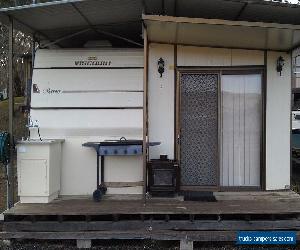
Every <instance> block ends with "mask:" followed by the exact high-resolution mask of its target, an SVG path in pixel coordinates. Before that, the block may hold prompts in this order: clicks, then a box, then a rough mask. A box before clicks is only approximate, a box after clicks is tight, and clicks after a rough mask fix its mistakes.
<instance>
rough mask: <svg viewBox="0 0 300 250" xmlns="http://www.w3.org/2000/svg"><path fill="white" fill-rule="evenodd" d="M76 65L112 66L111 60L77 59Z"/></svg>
mask: <svg viewBox="0 0 300 250" xmlns="http://www.w3.org/2000/svg"><path fill="white" fill-rule="evenodd" d="M75 66H111V61H75Z"/></svg>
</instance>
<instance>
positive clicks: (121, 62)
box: [34, 48, 144, 68]
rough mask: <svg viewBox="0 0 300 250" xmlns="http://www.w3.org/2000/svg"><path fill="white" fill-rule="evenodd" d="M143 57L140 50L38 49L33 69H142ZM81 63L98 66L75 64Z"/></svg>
mask: <svg viewBox="0 0 300 250" xmlns="http://www.w3.org/2000/svg"><path fill="white" fill-rule="evenodd" d="M143 55H144V53H143V50H142V49H116V48H114V49H112V48H107V49H51V50H49V49H39V50H37V52H36V56H35V62H34V67H35V68H54V67H56V68H57V67H78V68H80V67H107V68H111V67H143ZM81 61H83V62H84V63H85V62H86V61H96V62H99V64H98V65H80V63H79V64H78V63H75V62H81ZM109 62H110V63H109Z"/></svg>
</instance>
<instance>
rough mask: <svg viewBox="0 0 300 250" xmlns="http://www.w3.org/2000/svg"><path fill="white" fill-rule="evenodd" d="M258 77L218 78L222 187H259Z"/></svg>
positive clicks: (259, 81) (259, 116)
mask: <svg viewBox="0 0 300 250" xmlns="http://www.w3.org/2000/svg"><path fill="white" fill-rule="evenodd" d="M261 107H262V92H261V75H260V74H251V75H222V77H221V117H222V118H221V152H220V167H221V174H220V179H221V180H220V181H221V183H220V184H221V186H260V149H261V147H260V145H261V122H262V120H261V119H262V108H261Z"/></svg>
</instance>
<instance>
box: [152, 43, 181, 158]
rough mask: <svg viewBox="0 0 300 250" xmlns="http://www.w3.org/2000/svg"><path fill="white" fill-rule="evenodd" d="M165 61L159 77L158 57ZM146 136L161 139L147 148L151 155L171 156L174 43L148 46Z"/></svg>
mask: <svg viewBox="0 0 300 250" xmlns="http://www.w3.org/2000/svg"><path fill="white" fill-rule="evenodd" d="M160 57H162V58H163V59H164V61H165V72H164V73H163V76H162V77H160V75H159V73H158V72H157V61H158V60H159V58H160ZM148 84H149V88H148V96H149V104H148V105H149V140H150V141H159V142H161V145H160V146H155V147H151V148H150V158H158V157H159V155H161V154H167V155H168V156H169V158H170V159H172V158H173V157H174V125H175V124H174V108H175V104H174V102H175V99H174V46H172V45H162V44H150V46H149V83H148Z"/></svg>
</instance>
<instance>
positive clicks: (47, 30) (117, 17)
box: [0, 0, 143, 47]
mask: <svg viewBox="0 0 300 250" xmlns="http://www.w3.org/2000/svg"><path fill="white" fill-rule="evenodd" d="M142 9H143V5H142V1H141V0H75V1H74V0H73V1H70V0H69V1H67V0H66V1H57V2H51V3H44V4H36V5H29V6H22V7H14V8H7V9H1V10H0V18H1V20H2V21H3V22H7V16H11V17H12V18H13V19H14V20H15V25H16V27H17V28H18V29H20V30H23V31H27V32H30V33H33V34H36V35H37V36H40V37H41V38H43V39H45V38H46V39H48V40H55V39H58V38H60V37H63V36H67V35H69V34H72V33H75V32H78V31H80V30H83V29H86V28H87V27H89V26H90V27H92V29H91V30H90V31H88V32H85V33H84V34H81V35H79V36H76V41H75V40H74V38H72V39H69V40H68V41H67V40H66V41H64V42H61V43H60V44H61V45H64V46H68V47H74V46H75V47H77V46H82V45H83V44H84V43H85V42H86V41H87V39H110V40H111V41H112V43H117V44H118V43H120V41H119V40H118V39H116V38H111V37H110V36H107V35H103V34H100V33H97V32H95V31H94V30H93V29H99V30H102V31H106V32H111V33H113V32H115V33H117V34H118V35H121V36H125V37H126V38H129V39H131V40H135V41H137V42H141V40H142V39H141V33H142V24H141V15H142ZM125 45H126V44H125ZM127 45H130V43H127Z"/></svg>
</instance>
